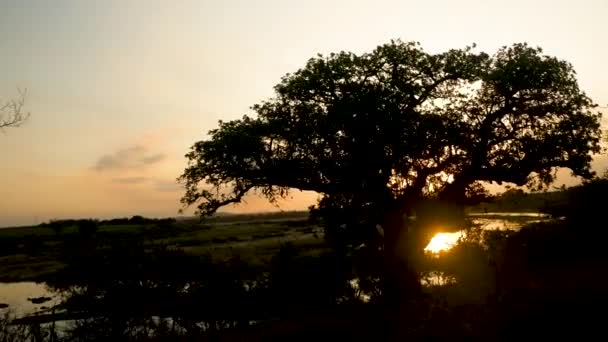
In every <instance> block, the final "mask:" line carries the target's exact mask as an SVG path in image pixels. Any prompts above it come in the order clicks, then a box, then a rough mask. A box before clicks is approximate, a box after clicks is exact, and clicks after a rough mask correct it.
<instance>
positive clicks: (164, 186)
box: [154, 180, 183, 192]
mask: <svg viewBox="0 0 608 342" xmlns="http://www.w3.org/2000/svg"><path fill="white" fill-rule="evenodd" d="M154 189H155V190H156V191H160V192H176V191H181V190H182V189H183V187H182V185H180V184H179V183H177V181H166V180H157V181H156V184H155V185H154Z"/></svg>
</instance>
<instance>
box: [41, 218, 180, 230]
mask: <svg viewBox="0 0 608 342" xmlns="http://www.w3.org/2000/svg"><path fill="white" fill-rule="evenodd" d="M175 221H176V220H175V219H174V218H172V217H166V218H148V217H143V216H139V215H135V216H132V217H130V218H129V217H120V218H113V219H109V220H97V219H66V220H50V221H49V222H45V223H42V224H40V226H43V227H50V226H54V225H61V226H64V227H69V226H81V225H83V224H87V223H90V222H94V223H96V224H97V225H100V226H122V225H144V224H170V223H174V222H175Z"/></svg>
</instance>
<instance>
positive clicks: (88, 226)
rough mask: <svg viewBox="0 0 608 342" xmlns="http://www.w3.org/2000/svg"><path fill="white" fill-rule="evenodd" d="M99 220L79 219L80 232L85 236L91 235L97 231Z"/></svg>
mask: <svg viewBox="0 0 608 342" xmlns="http://www.w3.org/2000/svg"><path fill="white" fill-rule="evenodd" d="M98 228H99V225H98V222H97V221H95V220H79V221H78V233H80V235H82V236H83V237H90V236H92V235H93V234H95V233H96V232H97V229H98Z"/></svg>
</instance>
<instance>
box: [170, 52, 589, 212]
mask: <svg viewBox="0 0 608 342" xmlns="http://www.w3.org/2000/svg"><path fill="white" fill-rule="evenodd" d="M274 89H275V95H274V97H272V98H270V99H268V100H266V101H263V102H261V103H259V104H256V105H254V106H253V107H252V111H253V112H254V115H253V116H244V117H243V118H242V119H239V120H233V121H228V122H221V121H220V122H219V126H218V128H216V129H213V130H211V131H210V132H209V137H208V138H207V139H205V140H202V141H199V142H196V143H195V144H194V145H193V146H192V148H191V150H190V152H189V153H188V154H187V155H186V157H187V159H188V161H189V163H188V166H187V167H186V169H185V171H184V173H183V175H182V176H181V177H180V180H181V181H182V182H183V183H184V184H185V188H186V192H185V195H184V196H183V198H182V203H183V204H184V205H193V204H196V205H197V208H198V212H199V213H200V214H202V215H207V214H211V213H213V212H215V211H216V210H217V209H218V208H220V207H222V206H225V205H228V204H231V203H236V202H239V201H241V200H242V199H243V196H245V194H246V193H248V192H249V191H259V192H260V193H261V194H263V195H264V196H266V197H267V198H268V199H269V200H271V201H274V200H276V199H277V198H280V197H283V196H286V195H287V194H288V192H289V190H290V189H300V190H311V191H316V192H318V193H320V194H322V196H323V200H322V201H326V204H327V203H330V202H332V201H333V202H336V201H337V202H339V201H341V200H345V201H351V202H352V201H356V202H357V203H358V205H360V206H367V205H373V206H379V207H382V208H390V209H391V210H397V211H399V212H405V211H407V210H410V208H411V203H413V202H415V201H416V200H418V199H421V198H428V197H433V198H441V199H445V200H450V201H456V202H459V201H463V200H464V199H466V196H467V193H471V192H474V191H475V190H480V189H481V187H480V186H479V183H478V182H481V181H485V182H497V183H499V184H500V183H503V182H509V183H514V184H516V185H519V186H522V185H527V186H531V187H543V186H546V185H548V184H550V183H551V182H552V181H553V180H554V177H555V170H556V168H569V169H570V170H572V172H573V174H575V175H578V176H582V177H585V178H590V177H591V176H592V175H593V172H592V171H591V169H590V161H591V159H592V155H593V154H594V153H598V152H599V151H600V140H601V131H600V124H599V122H600V113H599V112H596V111H594V110H593V108H594V107H595V106H596V105H595V104H594V103H593V101H592V100H591V99H590V98H589V97H587V96H586V94H585V93H584V92H583V91H581V90H580V89H579V86H578V83H577V80H576V73H575V71H574V70H573V67H572V65H571V64H570V63H568V62H566V61H562V60H560V59H558V58H555V57H552V56H547V55H544V54H543V52H542V50H541V49H540V48H534V47H530V46H528V45H527V44H515V45H512V46H509V47H503V48H501V49H499V50H498V51H497V52H496V53H494V54H493V55H489V54H486V53H483V52H476V51H475V47H474V46H473V47H466V48H463V49H454V50H449V51H447V52H444V53H438V54H432V53H428V52H426V51H424V50H423V49H422V47H421V46H420V45H419V44H418V43H413V42H401V41H391V42H390V43H388V44H385V45H381V46H379V47H377V48H376V49H375V50H373V51H372V52H370V53H364V54H360V55H357V54H354V53H350V52H340V53H332V54H330V55H329V56H323V55H318V56H316V57H314V58H311V59H310V60H309V61H308V62H307V64H306V65H305V66H304V67H303V68H302V69H300V70H298V71H296V72H295V73H293V74H287V75H285V76H284V77H283V78H282V79H281V82H280V83H279V84H278V85H276V86H275V88H274Z"/></svg>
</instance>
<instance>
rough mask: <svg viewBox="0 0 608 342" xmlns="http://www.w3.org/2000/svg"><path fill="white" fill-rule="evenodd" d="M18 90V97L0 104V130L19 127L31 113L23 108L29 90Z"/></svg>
mask: <svg viewBox="0 0 608 342" xmlns="http://www.w3.org/2000/svg"><path fill="white" fill-rule="evenodd" d="M18 91H19V97H18V98H16V99H11V100H8V101H6V102H5V103H4V104H1V105H0V130H3V129H5V128H9V127H19V126H21V125H22V124H23V123H24V122H25V121H26V120H27V119H28V118H29V117H30V113H29V112H25V111H24V110H23V107H24V104H25V96H26V94H27V90H21V89H18Z"/></svg>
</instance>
